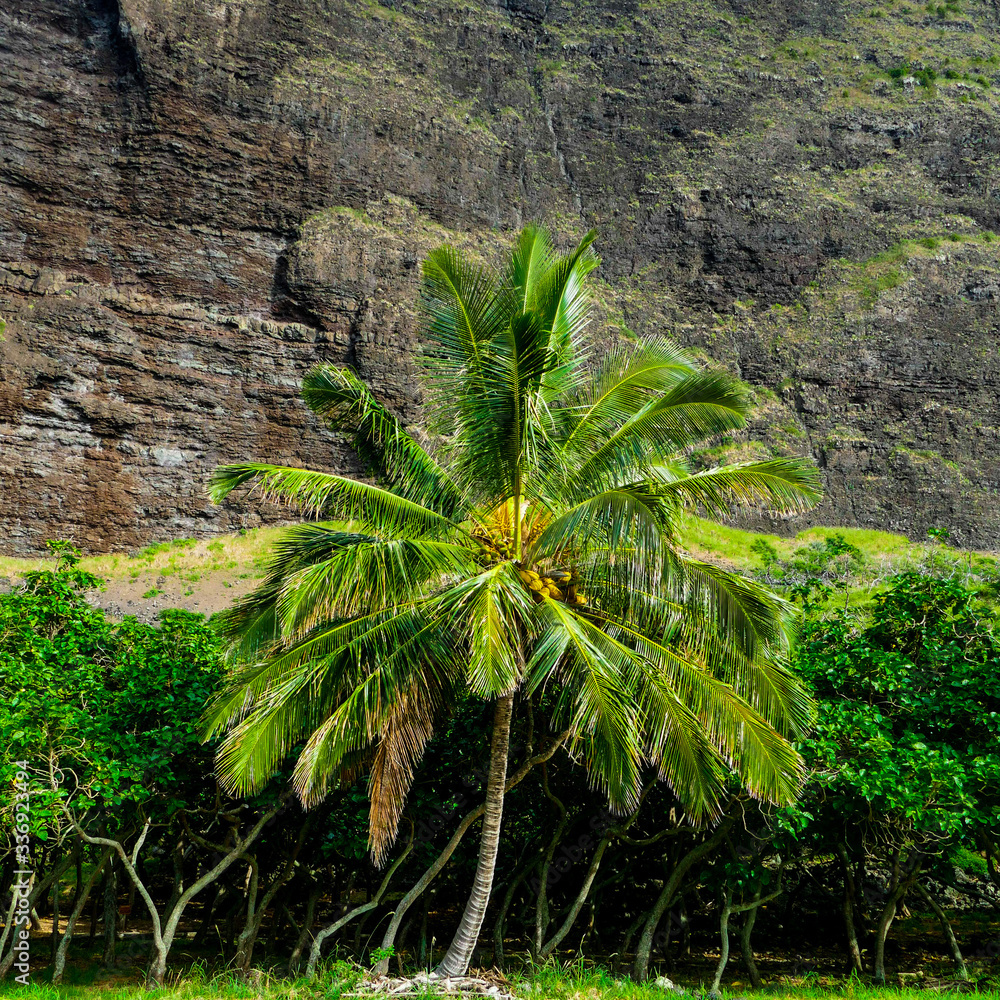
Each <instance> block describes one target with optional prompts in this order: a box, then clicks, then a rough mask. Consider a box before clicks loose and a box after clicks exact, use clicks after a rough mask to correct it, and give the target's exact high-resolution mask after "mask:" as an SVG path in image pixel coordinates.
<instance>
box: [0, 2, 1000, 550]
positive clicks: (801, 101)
mask: <svg viewBox="0 0 1000 1000" xmlns="http://www.w3.org/2000/svg"><path fill="white" fill-rule="evenodd" d="M998 43H1000V3H998V2H997V0H962V2H961V3H948V4H943V5H938V4H928V5H926V6H925V5H924V4H916V3H912V2H911V3H903V2H901V0H880V2H879V3H877V4H876V3H875V2H873V0H573V2H570V0H506V2H503V0H492V2H491V0H464V2H461V0H460V2H446V0H382V2H376V0H31V2H29V3H26V2H24V0H0V54H2V58H3V70H2V72H0V262H3V263H0V318H2V320H3V322H4V324H5V327H4V332H3V339H2V341H0V359H2V370H0V487H2V489H0V517H2V519H3V524H4V527H5V529H6V530H5V532H4V535H3V538H2V540H0V547H2V549H4V550H6V551H8V552H26V551H31V550H34V549H37V548H38V547H39V546H41V545H42V543H43V542H44V540H45V539H46V538H50V537H55V536H61V537H67V536H68V537H71V538H73V539H75V540H76V541H77V542H78V543H80V544H82V545H84V546H85V547H87V548H89V549H93V550H101V549H107V548H122V547H129V546H134V545H137V544H140V543H143V542H146V541H149V540H153V539H160V538H164V537H169V536H176V535H179V534H185V535H191V534H203V533H210V532H214V531H220V530H226V529H232V528H233V527H234V526H236V525H239V524H247V523H252V521H253V519H255V518H256V517H258V516H260V515H259V513H258V512H257V511H256V509H255V508H252V507H247V508H240V507H239V506H232V507H228V508H226V509H222V510H219V509H215V508H212V507H210V506H209V504H208V503H207V501H206V500H205V499H204V497H203V492H202V491H203V483H204V480H205V477H206V475H207V472H208V471H209V470H210V469H211V467H212V466H213V465H215V464H216V463H217V462H220V461H226V460H237V459H248V458H259V459H267V460H272V461H279V462H289V463H304V464H311V465H316V466H321V467H324V468H349V467H350V461H351V460H350V456H349V454H348V453H347V451H346V450H345V449H344V447H343V446H342V443H341V442H339V441H337V440H336V439H335V438H334V437H333V436H332V435H330V434H328V433H326V432H324V431H322V430H321V429H319V428H318V427H316V426H315V424H314V422H312V421H311V419H310V418H309V416H308V414H307V413H306V412H305V411H304V410H303V408H302V407H301V406H300V405H299V404H298V403H297V402H296V387H297V382H298V379H299V378H300V376H301V374H302V372H303V371H304V370H305V369H306V368H307V367H308V366H309V365H311V364H313V363H315V362H317V361H320V360H332V361H337V362H350V363H352V364H354V365H355V366H356V367H357V368H358V370H359V371H360V372H361V373H362V375H364V376H365V377H366V378H368V379H370V380H371V381H372V383H373V384H374V385H375V386H376V387H377V389H378V391H379V392H380V393H381V394H382V395H383V397H384V398H386V399H387V400H388V401H389V402H390V403H391V404H392V405H393V406H394V407H396V408H397V409H398V410H399V411H400V412H401V413H403V414H404V415H405V416H406V417H407V419H411V420H415V421H418V420H419V393H418V391H417V388H416V386H415V384H414V381H413V363H412V358H413V352H414V349H415V337H414V316H415V301H414V300H415V288H416V279H417V274H418V264H419V260H420V257H421V254H422V253H424V252H425V251H426V249H427V248H429V247H431V246H434V245H435V244H437V243H440V242H442V241H444V240H456V241H459V242H460V243H462V244H463V245H465V246H468V247H470V248H471V249H473V250H474V251H475V252H478V253H483V254H489V253H491V252H493V248H495V247H497V246H499V245H500V244H502V242H503V241H504V240H506V239H508V238H509V234H510V233H511V232H512V231H513V230H514V229H516V228H517V227H518V226H520V225H521V224H522V223H523V222H525V221H527V220H530V219H542V220H545V221H547V222H548V223H549V224H550V225H551V226H553V227H554V229H555V230H556V232H557V233H558V234H559V236H560V238H561V239H562V240H564V241H566V242H569V241H571V240H572V239H574V237H578V236H579V235H580V234H581V233H582V232H583V231H584V230H586V229H588V228H590V227H592V226H594V227H597V228H598V229H599V231H600V234H601V236H600V245H599V246H600V252H601V256H602V258H603V262H604V263H603V266H602V269H601V272H600V286H599V292H600V298H601V310H600V311H601V318H602V324H603V330H604V334H603V335H605V336H626V337H628V336H642V335H643V334H645V333H649V332H653V331H664V330H666V331H670V332H672V333H673V334H674V335H675V336H677V337H678V338H679V339H682V340H684V341H685V342H687V343H690V344H693V345H696V346H698V347H700V348H702V349H703V350H704V351H705V352H706V353H707V354H708V355H710V356H712V357H714V358H716V359H717V360H718V361H719V362H720V363H723V364H726V365H728V366H730V367H731V368H732V369H733V370H735V371H738V372H739V373H740V374H742V376H743V377H745V378H747V379H749V380H750V381H751V382H753V383H754V384H755V385H756V386H758V387H759V393H758V396H759V402H760V407H759V414H758V417H757V419H756V421H755V424H754V428H753V433H752V434H751V435H750V436H749V437H748V439H747V440H745V441H731V442H722V443H721V444H720V448H719V449H718V451H719V453H727V454H730V455H734V454H735V455H745V454H751V453H759V452H765V451H773V452H779V453H801V452H805V451H811V452H812V453H813V454H814V455H815V456H816V458H817V460H818V461H819V463H820V464H821V465H822V467H823V469H824V470H825V474H826V479H827V485H828V499H827V501H826V502H825V503H824V504H823V506H822V507H821V508H819V509H818V510H817V511H816V512H815V513H814V515H812V516H813V519H814V520H819V521H824V522H827V523H853V524H861V525H872V526H877V527H887V528H893V529H896V530H903V531H907V532H910V533H912V534H916V535H919V534H920V533H922V532H923V531H924V530H925V529H926V528H928V527H931V526H936V525H939V526H947V527H949V528H950V529H951V530H952V533H953V537H955V538H957V539H958V540H960V541H962V542H964V543H966V544H976V545H983V546H989V545H995V544H996V540H997V538H998V534H1000V508H998V505H997V502H996V497H997V490H998V486H1000V454H998V449H997V435H998V427H1000V356H998V346H1000V325H998V316H997V308H998V298H1000V238H995V237H994V236H993V232H994V230H997V229H998V228H1000V223H998V216H1000V162H998V150H1000V116H998V108H1000V44H998ZM279 514H280V512H273V511H272V512H267V511H265V512H264V515H265V516H278V515H279Z"/></svg>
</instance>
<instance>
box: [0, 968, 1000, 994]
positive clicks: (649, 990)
mask: <svg viewBox="0 0 1000 1000" xmlns="http://www.w3.org/2000/svg"><path fill="white" fill-rule="evenodd" d="M474 973H475V970H473V974H474ZM43 975H44V973H42V974H39V976H38V977H37V979H38V981H33V982H32V983H31V984H30V985H29V986H27V987H25V986H19V985H17V984H15V983H13V982H10V981H4V982H0V998H7V997H10V998H11V1000H14V998H17V1000H145V998H148V997H149V996H151V994H150V993H149V992H148V991H147V990H146V989H145V988H144V987H143V986H142V985H141V983H140V982H139V981H138V973H136V979H137V981H135V982H132V983H122V981H121V980H120V979H118V980H117V981H114V982H108V983H105V984H101V983H97V982H94V983H92V984H89V985H83V984H77V985H64V986H62V987H58V988H57V987H53V986H50V985H48V984H46V983H44V982H41V981H40V980H41V978H42V976H43ZM91 975H93V973H91ZM85 977H86V974H84V975H83V976H81V978H85ZM363 978H364V971H363V970H362V969H360V968H359V967H358V966H356V965H353V964H351V963H347V962H343V961H339V962H333V963H329V964H327V965H326V967H325V968H322V969H321V971H320V973H319V974H318V975H317V977H316V979H315V980H313V981H311V982H310V981H307V980H305V979H294V980H289V979H283V978H281V977H280V976H277V975H273V974H271V973H269V972H255V973H252V974H251V976H250V978H249V979H247V980H242V979H240V978H239V977H238V976H236V975H235V974H232V973H222V974H218V975H214V976H208V975H206V974H205V972H204V971H203V970H201V969H200V968H198V967H197V966H196V967H194V968H193V969H190V970H188V971H186V972H185V973H183V974H182V975H177V974H175V975H173V976H171V977H169V978H168V982H167V983H166V985H165V986H164V987H163V988H162V989H160V990H157V991H156V992H155V996H156V997H157V1000H340V998H342V997H347V996H354V995H357V990H358V987H359V985H360V984H361V983H362V980H363ZM506 978H507V981H508V983H509V984H510V985H509V987H508V988H509V989H510V990H511V991H512V992H513V993H514V995H516V996H517V997H519V998H523V1000H665V998H673V997H676V994H675V993H674V992H673V991H671V990H668V989H665V988H663V987H660V986H657V985H656V984H655V982H653V981H650V982H647V983H635V982H633V981H632V980H631V979H628V978H627V977H622V976H614V975H612V974H611V973H610V972H608V971H607V970H605V969H602V968H599V967H593V966H590V965H587V964H583V963H576V964H573V963H567V964H566V965H565V966H562V967H559V966H556V965H554V964H550V965H547V966H542V967H540V968H535V969H531V970H526V971H525V972H523V973H519V974H518V973H513V974H509V975H508V976H507V977H506ZM705 989H707V987H705ZM383 995H384V994H383ZM441 995H442V994H441V993H440V992H437V991H436V990H435V988H434V987H433V985H431V986H429V987H428V989H427V991H426V992H424V993H420V994H416V995H414V994H409V997H410V1000H414V996H416V997H417V1000H422V998H425V997H426V998H430V997H435V996H441ZM687 995H688V996H689V997H690V998H692V1000H698V998H701V997H703V996H704V992H703V990H702V989H700V988H699V987H697V986H695V987H688V991H687ZM969 995H970V994H969V992H968V991H967V990H966V991H960V990H957V989H949V988H947V987H942V985H941V984H938V985H936V987H935V988H919V987H916V986H902V987H898V986H884V987H878V986H875V985H872V984H870V983H868V982H865V981H864V980H862V979H859V978H856V977H849V978H841V979H832V978H822V979H819V978H816V979H813V978H809V979H807V980H806V981H795V980H793V981H787V980H786V981H783V982H781V983H776V984H769V985H767V986H766V987H765V988H764V989H763V990H760V991H755V990H752V989H750V988H742V987H741V986H740V984H739V982H737V983H735V984H734V985H733V986H732V987H725V986H724V987H723V989H722V993H721V997H722V1000H736V998H739V997H748V998H749V997H760V998H763V997H775V998H778V1000H834V998H838V1000H839V998H847V1000H889V998H891V1000H932V998H941V1000H948V998H951V997H959V996H962V997H967V996H969ZM974 995H975V996H977V997H983V998H988V1000H1000V986H995V985H993V983H992V982H991V983H990V986H989V987H987V986H986V985H985V984H980V986H979V988H978V989H977V990H976V992H975V994H974Z"/></svg>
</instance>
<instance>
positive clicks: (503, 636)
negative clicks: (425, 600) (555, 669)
mask: <svg viewBox="0 0 1000 1000" xmlns="http://www.w3.org/2000/svg"><path fill="white" fill-rule="evenodd" d="M432 606H433V608H434V610H435V613H436V614H438V615H440V617H441V620H442V621H443V622H446V623H447V627H448V629H449V631H450V632H451V634H452V635H453V636H454V637H455V643H456V646H459V647H460V648H463V649H465V650H466V651H467V656H468V666H467V669H466V679H467V684H468V688H469V690H470V691H471V693H472V694H474V695H476V696H477V697H479V698H497V697H499V696H501V695H504V694H509V693H510V692H511V691H513V690H515V688H516V687H517V685H518V684H519V682H520V680H521V672H522V663H521V649H522V647H523V644H524V637H525V632H526V629H527V627H528V620H529V618H530V615H531V612H532V610H533V604H532V602H531V599H530V597H529V596H528V593H527V591H526V590H525V588H524V586H523V585H522V583H521V581H520V580H519V579H518V577H517V574H516V573H515V572H514V569H513V567H512V566H511V564H510V563H506V562H504V563H499V564H498V565H496V566H493V567H491V568H490V569H488V570H486V571H485V572H483V573H480V574H478V575H477V576H474V577H470V578H468V579H466V580H463V581H461V582H460V583H457V584H456V585H455V586H453V587H451V588H450V589H449V590H447V591H445V592H444V593H442V594H441V595H440V596H439V597H437V598H436V599H435V601H434V602H433V605H432Z"/></svg>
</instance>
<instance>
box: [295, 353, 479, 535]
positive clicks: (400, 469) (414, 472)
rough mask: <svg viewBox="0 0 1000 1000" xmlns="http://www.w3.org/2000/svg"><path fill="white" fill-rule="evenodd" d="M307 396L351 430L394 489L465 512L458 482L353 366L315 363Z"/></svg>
mask: <svg viewBox="0 0 1000 1000" xmlns="http://www.w3.org/2000/svg"><path fill="white" fill-rule="evenodd" d="M302 398H303V399H304V400H305V402H306V405H307V406H308V407H309V408H310V409H311V410H312V411H313V412H314V413H315V414H316V415H317V416H319V417H322V418H323V419H324V420H325V421H326V422H327V423H328V424H329V426H330V427H331V428H333V429H336V430H342V431H348V432H350V433H351V435H352V441H351V444H352V446H353V447H354V450H355V451H356V452H357V453H358V455H359V456H360V457H361V459H362V460H363V461H364V462H366V463H367V465H368V467H369V468H370V469H371V471H372V472H373V473H374V474H375V475H376V476H377V477H378V478H379V479H380V480H381V481H382V482H383V483H385V484H387V485H388V486H389V488H390V489H391V490H392V492H394V493H397V494H398V495H399V496H401V497H404V498H405V499H407V500H412V501H414V502H415V503H418V504H420V505H421V506H422V507H429V508H430V509H432V510H435V511H437V512H438V513H440V514H443V515H444V516H445V517H448V518H454V517H455V516H456V515H459V516H460V512H461V510H462V495H461V491H460V490H459V488H458V486H457V485H456V484H455V483H454V482H453V481H452V479H451V477H450V476H449V475H448V474H447V472H445V470H444V469H442V468H441V466H440V465H438V464H437V462H435V461H434V459H433V458H431V456H430V455H429V454H428V453H427V452H426V451H425V450H424V448H423V447H421V445H420V443H419V442H418V441H416V440H415V439H414V438H413V437H411V435H410V434H408V433H407V432H406V430H405V429H404V428H403V425H402V424H401V423H400V421H399V419H398V417H396V415H395V414H393V413H391V412H390V411H389V410H388V409H387V408H386V407H385V406H384V405H383V404H382V403H380V402H379V401H378V400H377V399H376V398H375V396H374V395H373V394H372V392H371V390H370V389H369V388H368V386H367V385H365V383H364V382H362V381H361V379H359V378H358V376H357V375H356V374H355V373H354V372H353V371H351V370H350V369H349V368H336V367H334V366H333V365H318V366H317V367H315V368H312V369H311V370H310V371H308V372H306V374H305V376H304V377H303V379H302Z"/></svg>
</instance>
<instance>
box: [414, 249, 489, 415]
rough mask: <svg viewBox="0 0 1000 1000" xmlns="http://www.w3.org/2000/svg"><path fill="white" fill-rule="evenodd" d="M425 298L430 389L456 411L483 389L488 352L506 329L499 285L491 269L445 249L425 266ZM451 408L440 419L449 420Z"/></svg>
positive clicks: (435, 252)
mask: <svg viewBox="0 0 1000 1000" xmlns="http://www.w3.org/2000/svg"><path fill="white" fill-rule="evenodd" d="M421 297H422V304H423V315H424V333H425V336H426V337H427V340H428V342H429V346H428V349H427V351H426V355H425V357H426V360H427V369H428V379H429V385H430V386H431V387H432V390H434V391H435V392H438V393H441V394H442V396H443V398H444V399H446V400H450V403H451V405H454V404H455V403H456V402H460V401H461V399H462V396H463V395H464V392H465V391H466V389H467V388H468V386H469V385H470V384H472V385H481V373H480V370H479V369H480V365H481V363H482V361H483V358H484V347H485V346H486V345H487V344H489V343H490V342H491V341H492V340H493V339H494V337H496V335H497V333H499V331H500V330H501V329H502V328H503V326H504V324H505V315H504V311H503V309H502V308H500V288H499V280H498V278H497V275H496V274H495V272H493V271H492V270H491V269H490V268H487V267H482V266H480V265H477V264H474V263H472V262H471V261H469V260H468V259H467V258H466V257H464V256H463V255H462V254H461V253H459V251H458V250H456V249H455V248H454V247H452V246H443V247H440V248H439V249H437V250H432V251H431V252H430V253H429V254H428V255H427V258H426V260H425V261H424V264H423V281H422V283H421ZM451 405H445V406H442V407H441V409H440V413H439V415H440V416H447V414H449V412H450V411H451Z"/></svg>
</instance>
